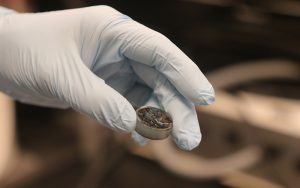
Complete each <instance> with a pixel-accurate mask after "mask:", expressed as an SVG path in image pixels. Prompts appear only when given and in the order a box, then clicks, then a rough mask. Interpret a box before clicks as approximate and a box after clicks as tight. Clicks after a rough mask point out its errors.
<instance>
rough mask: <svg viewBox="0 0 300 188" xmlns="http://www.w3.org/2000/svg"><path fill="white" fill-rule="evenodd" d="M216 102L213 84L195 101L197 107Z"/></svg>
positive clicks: (200, 93)
mask: <svg viewBox="0 0 300 188" xmlns="http://www.w3.org/2000/svg"><path fill="white" fill-rule="evenodd" d="M214 102H215V91H214V88H213V86H212V85H211V84H209V87H208V89H205V90H204V91H201V92H199V96H198V97H197V98H196V99H194V100H193V103H194V104H195V105H209V104H212V103H214Z"/></svg>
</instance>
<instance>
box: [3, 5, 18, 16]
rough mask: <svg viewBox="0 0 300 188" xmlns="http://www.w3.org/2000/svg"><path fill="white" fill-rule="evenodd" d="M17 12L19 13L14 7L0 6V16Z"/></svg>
mask: <svg viewBox="0 0 300 188" xmlns="http://www.w3.org/2000/svg"><path fill="white" fill-rule="evenodd" d="M15 13H17V12H16V11H14V10H12V9H8V8H5V7H1V6H0V16H5V15H8V14H15Z"/></svg>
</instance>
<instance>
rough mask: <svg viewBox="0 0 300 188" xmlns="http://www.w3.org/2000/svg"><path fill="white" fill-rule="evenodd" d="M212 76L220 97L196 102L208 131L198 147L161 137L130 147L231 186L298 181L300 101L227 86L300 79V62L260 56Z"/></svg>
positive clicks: (166, 164) (294, 183)
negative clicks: (183, 148) (185, 149)
mask: <svg viewBox="0 0 300 188" xmlns="http://www.w3.org/2000/svg"><path fill="white" fill-rule="evenodd" d="M208 78H209V80H210V81H211V82H212V84H213V85H214V86H215V87H216V99H217V100H216V103H215V104H213V105H210V106H207V107H200V106H198V107H197V111H198V113H199V116H200V122H201V128H202V132H203V134H204V138H203V142H202V144H201V145H200V148H199V150H196V151H195V152H194V153H186V152H183V151H180V150H178V149H176V148H175V146H174V145H173V144H171V142H170V141H160V142H151V143H150V144H149V145H148V146H146V147H145V148H139V147H137V148H131V150H132V152H134V153H136V154H138V155H140V156H144V157H146V158H149V159H152V160H156V161H158V162H159V163H160V164H161V165H162V166H164V167H165V168H166V169H168V170H170V171H171V172H173V173H175V174H178V175H180V176H184V177H188V178H197V179H203V178H220V180H221V181H222V182H223V183H224V184H226V185H230V186H232V187H251V185H255V186H258V187H272V188H273V187H274V188H275V187H276V188H278V187H295V188H296V187H297V185H300V182H299V181H300V178H299V173H300V172H299V169H298V170H297V168H299V164H300V153H299V148H300V145H299V139H300V131H299V130H300V124H299V117H300V101H299V100H297V99H285V98H280V97H275V96H267V95H262V94H257V93H250V92H245V91H243V92H239V93H238V94H237V95H233V94H232V93H230V92H228V91H226V90H225V89H227V88H230V87H234V86H238V85H241V84H245V83H248V82H253V81H258V80H269V79H287V80H298V81H299V80H300V67H299V65H298V64H296V63H293V62H290V61H289V60H282V59H268V60H257V61H252V62H245V63H240V64H238V65H233V66H229V67H226V68H223V69H220V70H216V71H214V72H212V73H210V74H209V75H208ZM205 134H208V135H207V136H208V138H205V137H207V136H206V135H205ZM208 158H209V159H208ZM297 165H298V166H297Z"/></svg>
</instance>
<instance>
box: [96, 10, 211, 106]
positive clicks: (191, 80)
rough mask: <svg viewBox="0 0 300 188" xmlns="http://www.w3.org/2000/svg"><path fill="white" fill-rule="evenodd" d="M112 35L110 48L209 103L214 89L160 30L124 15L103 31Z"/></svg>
mask: <svg viewBox="0 0 300 188" xmlns="http://www.w3.org/2000/svg"><path fill="white" fill-rule="evenodd" d="M101 36H102V37H103V38H109V39H113V41H114V43H109V44H112V45H111V46H110V47H107V48H110V49H118V50H117V51H118V52H120V54H123V55H124V56H125V57H127V58H129V59H130V60H133V61H135V62H139V63H142V64H145V65H147V66H149V67H153V68H155V69H156V70H158V71H159V72H161V73H162V74H163V75H164V76H165V77H166V78H167V79H168V80H169V81H170V82H171V83H172V84H173V85H174V86H175V88H176V89H177V90H178V91H179V92H180V93H181V94H182V95H183V96H184V97H186V98H187V99H189V100H191V101H192V102H193V103H194V104H210V103H212V102H213V101H214V91H213V88H212V86H211V84H210V83H209V82H208V80H207V79H206V77H205V76H204V75H203V74H202V72H201V71H200V70H199V68H198V67H197V65H196V64H195V63H194V62H193V61H192V60H191V59H190V58H188V57H187V56H186V55H185V54H184V53H183V52H182V51H181V50H180V49H179V48H178V47H177V46H176V45H174V44H173V43H172V42H171V41H170V40H168V39H167V38H166V37H165V36H163V35H162V34H160V33H158V32H155V31H153V30H151V29H149V28H147V27H145V26H143V25H141V24H139V23H137V22H135V21H133V20H131V19H130V18H129V17H127V16H125V15H123V16H120V17H119V18H118V19H117V21H115V22H114V24H111V25H110V26H108V27H107V28H106V29H105V30H104V31H103V32H102V33H101Z"/></svg>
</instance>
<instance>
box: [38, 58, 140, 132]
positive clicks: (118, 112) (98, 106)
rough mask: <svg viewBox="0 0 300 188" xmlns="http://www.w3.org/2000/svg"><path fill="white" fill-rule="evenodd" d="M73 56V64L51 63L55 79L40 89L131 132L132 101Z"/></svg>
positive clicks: (114, 126)
mask: <svg viewBox="0 0 300 188" xmlns="http://www.w3.org/2000/svg"><path fill="white" fill-rule="evenodd" d="M72 57H73V60H74V62H73V64H72V66H67V67H64V66H62V65H66V62H59V63H58V64H57V65H56V64H55V65H54V66H53V63H52V67H57V68H55V70H51V71H50V72H55V73H56V74H55V78H50V79H49V80H50V82H49V81H48V82H45V83H46V84H49V83H51V85H50V86H49V85H47V87H44V88H43V91H44V92H46V93H51V94H52V95H53V96H55V97H57V98H58V99H60V100H61V101H64V102H65V103H67V104H69V105H70V106H71V107H73V108H75V109H76V110H78V111H80V112H82V113H85V114H87V115H89V116H91V117H94V118H95V119H96V120H98V121H99V122H100V123H101V124H103V125H105V126H107V127H110V128H112V129H114V130H119V131H125V132H132V131H133V130H134V128H135V125H136V113H135V110H134V109H133V107H132V106H131V104H130V103H129V102H128V101H127V100H126V99H125V98H124V97H123V96H122V95H120V94H119V93H118V92H117V91H115V90H114V89H112V88H111V87H110V86H108V85H107V84H106V83H105V82H104V81H103V80H102V79H100V78H99V77H97V76H96V75H95V74H93V73H92V72H91V71H90V70H89V69H88V68H87V67H86V66H85V65H84V63H83V62H82V61H81V59H80V57H76V55H74V54H73V55H72ZM52 76H53V75H52ZM45 88H50V89H49V90H46V89H45ZM51 88H53V89H51Z"/></svg>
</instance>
